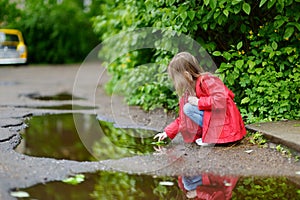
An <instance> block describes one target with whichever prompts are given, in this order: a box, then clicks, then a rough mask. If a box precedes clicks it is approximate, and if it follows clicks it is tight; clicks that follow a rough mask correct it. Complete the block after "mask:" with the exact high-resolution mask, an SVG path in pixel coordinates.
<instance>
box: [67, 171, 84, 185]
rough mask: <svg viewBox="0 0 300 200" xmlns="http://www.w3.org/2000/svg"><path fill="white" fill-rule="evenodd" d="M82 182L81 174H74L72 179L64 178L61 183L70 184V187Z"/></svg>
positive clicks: (82, 176)
mask: <svg viewBox="0 0 300 200" xmlns="http://www.w3.org/2000/svg"><path fill="white" fill-rule="evenodd" d="M83 181H84V175H83V174H76V175H75V176H74V177H70V178H66V179H64V180H63V181H62V182H64V183H67V184H70V185H77V184H79V183H81V182H83Z"/></svg>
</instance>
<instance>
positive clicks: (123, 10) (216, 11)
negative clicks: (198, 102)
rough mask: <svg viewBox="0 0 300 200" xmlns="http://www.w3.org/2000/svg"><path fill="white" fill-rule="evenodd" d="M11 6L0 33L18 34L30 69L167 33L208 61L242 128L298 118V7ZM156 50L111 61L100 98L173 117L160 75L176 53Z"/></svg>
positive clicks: (220, 1) (230, 1)
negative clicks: (106, 95)
mask: <svg viewBox="0 0 300 200" xmlns="http://www.w3.org/2000/svg"><path fill="white" fill-rule="evenodd" d="M11 2H14V1H9V0H0V5H1V6H0V11H1V12H0V26H1V27H13V28H18V29H20V30H21V31H22V32H23V34H24V37H25V40H26V43H27V45H28V48H29V56H30V62H31V63H72V62H80V61H83V59H84V58H85V56H87V54H88V53H89V52H90V51H91V50H92V49H93V48H94V47H95V45H96V44H97V43H98V42H99V41H104V40H107V39H109V38H111V37H112V36H114V35H117V34H120V33H122V32H124V31H132V30H136V29H137V28H143V27H152V28H157V29H163V30H173V31H176V34H177V35H180V34H182V35H183V34H184V35H187V36H189V37H190V38H192V39H194V40H195V41H197V42H198V43H199V44H201V46H202V47H203V48H204V49H205V50H206V51H207V52H208V53H209V54H210V55H211V56H212V59H213V61H214V62H215V63H216V65H217V66H218V70H217V74H218V76H220V77H221V78H222V80H223V81H224V82H225V84H226V85H227V86H228V87H229V88H230V89H231V90H233V92H234V93H235V94H236V97H235V101H236V103H237V105H238V107H239V108H240V111H241V113H242V115H243V118H244V119H245V121H246V122H247V123H253V122H258V121H271V120H281V119H299V118H300V113H299V108H300V106H299V105H300V104H299V99H300V98H299V97H300V89H299V88H300V87H299V84H300V80H299V77H300V61H299V49H300V43H299V41H300V34H299V33H300V23H299V18H300V13H299V12H298V11H299V10H300V0H278V1H276V0H258V1H245V0H190V1H181V0H146V1H137V0H116V1H110V0H92V1H90V3H91V4H90V5H89V6H88V7H85V6H83V5H84V0H82V1H72V0H63V1H57V0H52V1H51V0H48V1H44V0H30V1H23V4H22V6H23V8H22V9H21V8H20V6H16V4H15V3H11ZM25 2H26V3H25ZM58 2H61V3H58ZM163 36H164V37H166V38H170V37H171V36H170V35H169V33H168V32H164V35H163ZM174 42H175V41H174ZM119 43H120V42H119ZM131 43H132V41H130V40H128V41H126V40H125V41H122V46H123V47H124V46H126V45H127V46H130V45H132V44H131ZM159 45H161V44H154V46H155V47H157V48H152V49H143V50H136V51H130V52H126V53H124V54H123V55H122V56H118V58H117V59H116V60H114V62H113V63H111V64H110V65H109V66H108V71H109V73H111V74H112V79H111V81H110V82H109V83H108V84H107V87H106V89H107V91H108V92H110V93H115V92H118V93H121V94H122V95H124V96H125V98H126V100H127V102H128V103H129V104H130V105H139V106H141V107H143V108H144V109H145V110H153V109H155V108H164V109H165V110H166V111H169V110H175V111H176V108H177V97H176V94H175V93H174V90H173V88H172V84H171V83H170V80H169V78H168V76H167V74H166V68H167V65H168V62H169V61H170V59H171V57H172V56H173V55H174V54H175V53H177V52H178V51H180V49H179V48H174V49H173V50H172V51H171V52H169V51H165V50H163V49H161V48H159ZM166 45H167V44H166ZM117 48H118V46H117V45H116V46H115V47H114V49H117ZM105 53H106V55H107V56H111V57H113V56H114V55H116V54H117V52H116V51H114V50H110V51H109V50H108V51H106V52H105ZM149 63H150V64H149Z"/></svg>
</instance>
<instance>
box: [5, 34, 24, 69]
mask: <svg viewBox="0 0 300 200" xmlns="http://www.w3.org/2000/svg"><path fill="white" fill-rule="evenodd" d="M26 63H27V47H26V45H25V43H24V40H23V36H22V33H21V32H20V31H19V30H16V29H0V65H1V64H2V65H7V64H26Z"/></svg>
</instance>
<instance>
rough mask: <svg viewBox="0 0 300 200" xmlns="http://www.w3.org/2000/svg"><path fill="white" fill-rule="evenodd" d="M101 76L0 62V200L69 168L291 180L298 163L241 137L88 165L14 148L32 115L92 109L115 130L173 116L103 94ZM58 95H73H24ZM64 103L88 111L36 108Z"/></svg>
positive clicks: (97, 69) (89, 68)
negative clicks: (228, 143)
mask: <svg viewBox="0 0 300 200" xmlns="http://www.w3.org/2000/svg"><path fill="white" fill-rule="evenodd" d="M108 79H109V76H108V75H107V74H106V73H105V68H102V67H101V66H100V64H98V63H88V64H86V63H85V64H83V65H63V66H59V65H55V66H53V65H52V66H49V65H44V66H41V65H39V66H31V65H29V66H24V67H13V66H11V67H0V188H1V189H0V199H14V198H13V197H11V196H10V195H9V191H10V190H12V189H14V188H26V187H29V186H31V185H34V184H37V183H45V182H48V181H53V180H63V179H65V178H66V177H68V176H70V175H74V174H75V173H84V172H94V171H97V170H120V171H123V172H124V171H125V172H128V173H145V174H150V175H160V176H163V175H166V176H174V175H182V174H183V173H184V174H195V173H201V172H212V173H218V174H233V175H238V176H289V177H295V178H298V179H299V175H297V173H299V171H300V166H299V162H294V161H291V160H290V159H288V158H286V157H284V156H282V154H281V153H279V152H277V151H274V150H272V149H269V148H260V147H257V146H255V145H250V144H249V143H247V141H242V142H241V144H239V145H235V146H227V147H213V148H202V147H201V148H200V147H198V146H196V145H195V144H183V142H182V140H181V138H180V137H177V138H175V140H174V141H172V143H171V144H170V145H169V146H168V147H166V150H164V151H163V152H160V153H155V154H153V155H147V156H135V157H130V158H123V159H119V160H104V161H95V162H89V161H86V162H77V161H72V160H57V159H53V158H38V157H31V156H27V155H23V154H21V153H17V152H15V151H14V148H15V147H16V146H17V145H18V144H19V143H20V140H21V137H20V130H22V129H24V128H26V126H25V124H24V120H25V119H26V118H28V117H30V116H32V115H41V114H55V113H65V112H71V113H75V112H81V113H87V114H97V115H98V116H101V118H102V119H106V120H108V121H114V122H115V124H116V126H119V127H137V128H147V129H153V130H157V131H159V130H162V129H163V128H164V126H166V125H167V124H168V123H169V122H170V121H172V120H173V118H174V116H173V115H167V114H166V113H164V112H163V111H162V110H155V111H152V112H144V111H142V110H141V109H139V108H138V107H134V106H127V105H126V104H124V102H123V98H122V97H121V96H118V95H117V94H113V95H111V96H108V95H107V94H106V93H105V91H104V84H105V83H106V82H107V80H108ZM60 93H69V94H72V95H74V96H76V97H79V98H78V99H73V100H67V101H55V100H53V101H41V100H36V99H33V98H30V97H32V96H53V95H57V94H60ZM66 103H71V104H73V105H80V106H94V107H96V108H95V109H92V110H90V109H89V110H53V109H50V110H49V109H40V107H45V106H48V107H49V106H57V105H63V104H66ZM37 107H39V108H37ZM249 150H251V151H249ZM132 163H134V164H132Z"/></svg>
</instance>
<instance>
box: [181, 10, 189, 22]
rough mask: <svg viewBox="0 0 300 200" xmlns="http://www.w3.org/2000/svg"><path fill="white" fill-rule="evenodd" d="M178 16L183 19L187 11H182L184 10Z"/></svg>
mask: <svg viewBox="0 0 300 200" xmlns="http://www.w3.org/2000/svg"><path fill="white" fill-rule="evenodd" d="M180 17H181V19H182V21H184V20H185V19H186V17H187V12H186V11H184V12H182V13H180Z"/></svg>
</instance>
